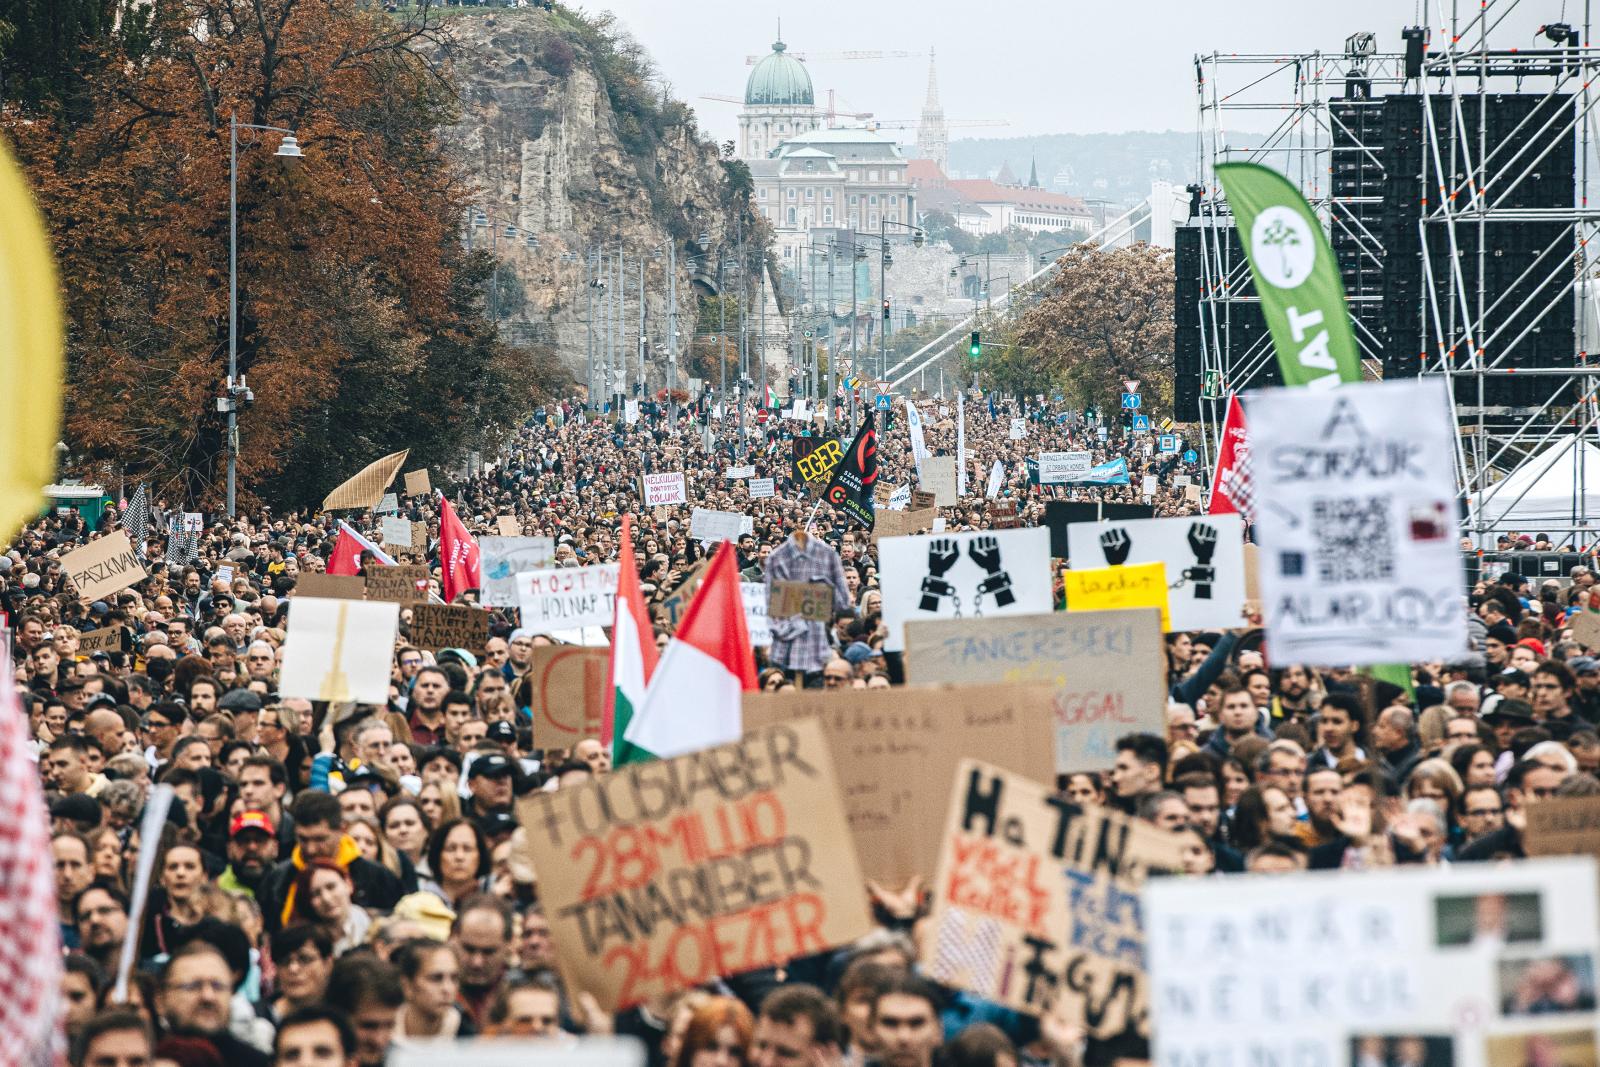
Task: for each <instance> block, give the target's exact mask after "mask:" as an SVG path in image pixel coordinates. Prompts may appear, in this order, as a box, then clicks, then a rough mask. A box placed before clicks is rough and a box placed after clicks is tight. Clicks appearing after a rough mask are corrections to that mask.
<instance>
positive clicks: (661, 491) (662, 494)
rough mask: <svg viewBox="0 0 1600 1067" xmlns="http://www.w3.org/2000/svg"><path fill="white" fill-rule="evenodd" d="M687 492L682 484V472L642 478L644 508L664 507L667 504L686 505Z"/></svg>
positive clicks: (687, 499) (650, 475)
mask: <svg viewBox="0 0 1600 1067" xmlns="http://www.w3.org/2000/svg"><path fill="white" fill-rule="evenodd" d="M688 502H689V490H688V488H687V487H686V486H685V484H684V479H683V472H682V471H669V472H667V473H665V474H646V475H645V476H644V506H645V507H647V508H658V507H665V506H666V505H668V504H687V503H688Z"/></svg>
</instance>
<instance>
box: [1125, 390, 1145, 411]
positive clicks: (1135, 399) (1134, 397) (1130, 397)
mask: <svg viewBox="0 0 1600 1067" xmlns="http://www.w3.org/2000/svg"><path fill="white" fill-rule="evenodd" d="M1140 403H1141V399H1140V397H1139V394H1138V393H1123V394H1122V410H1123V411H1138V410H1139V404H1140Z"/></svg>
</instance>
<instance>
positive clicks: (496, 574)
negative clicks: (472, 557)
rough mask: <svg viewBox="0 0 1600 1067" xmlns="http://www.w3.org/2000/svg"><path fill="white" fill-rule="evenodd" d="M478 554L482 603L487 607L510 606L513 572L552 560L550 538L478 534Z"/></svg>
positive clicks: (552, 541) (553, 551)
mask: <svg viewBox="0 0 1600 1067" xmlns="http://www.w3.org/2000/svg"><path fill="white" fill-rule="evenodd" d="M478 553H479V558H480V559H481V560H482V564H483V603H484V605H485V606H486V607H491V608H514V607H517V606H519V604H520V601H519V600H518V599H517V575H518V574H519V573H521V572H522V571H536V570H540V569H542V568H545V567H548V566H550V564H551V563H552V562H554V561H555V555H556V542H555V538H553V537H480V538H478Z"/></svg>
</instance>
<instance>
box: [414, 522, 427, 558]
mask: <svg viewBox="0 0 1600 1067" xmlns="http://www.w3.org/2000/svg"><path fill="white" fill-rule="evenodd" d="M411 548H412V550H413V551H416V552H426V551H428V524H427V523H425V522H413V523H412V524H411Z"/></svg>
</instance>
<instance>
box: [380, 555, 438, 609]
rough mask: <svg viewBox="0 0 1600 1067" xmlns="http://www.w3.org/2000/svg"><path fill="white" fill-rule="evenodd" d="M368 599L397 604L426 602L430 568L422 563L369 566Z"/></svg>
mask: <svg viewBox="0 0 1600 1067" xmlns="http://www.w3.org/2000/svg"><path fill="white" fill-rule="evenodd" d="M367 599H368V600H389V601H393V602H394V603H396V604H424V603H427V600H428V568H427V567H425V566H423V565H422V564H420V563H401V564H397V565H395V566H392V567H382V566H378V567H368V568H367Z"/></svg>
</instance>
